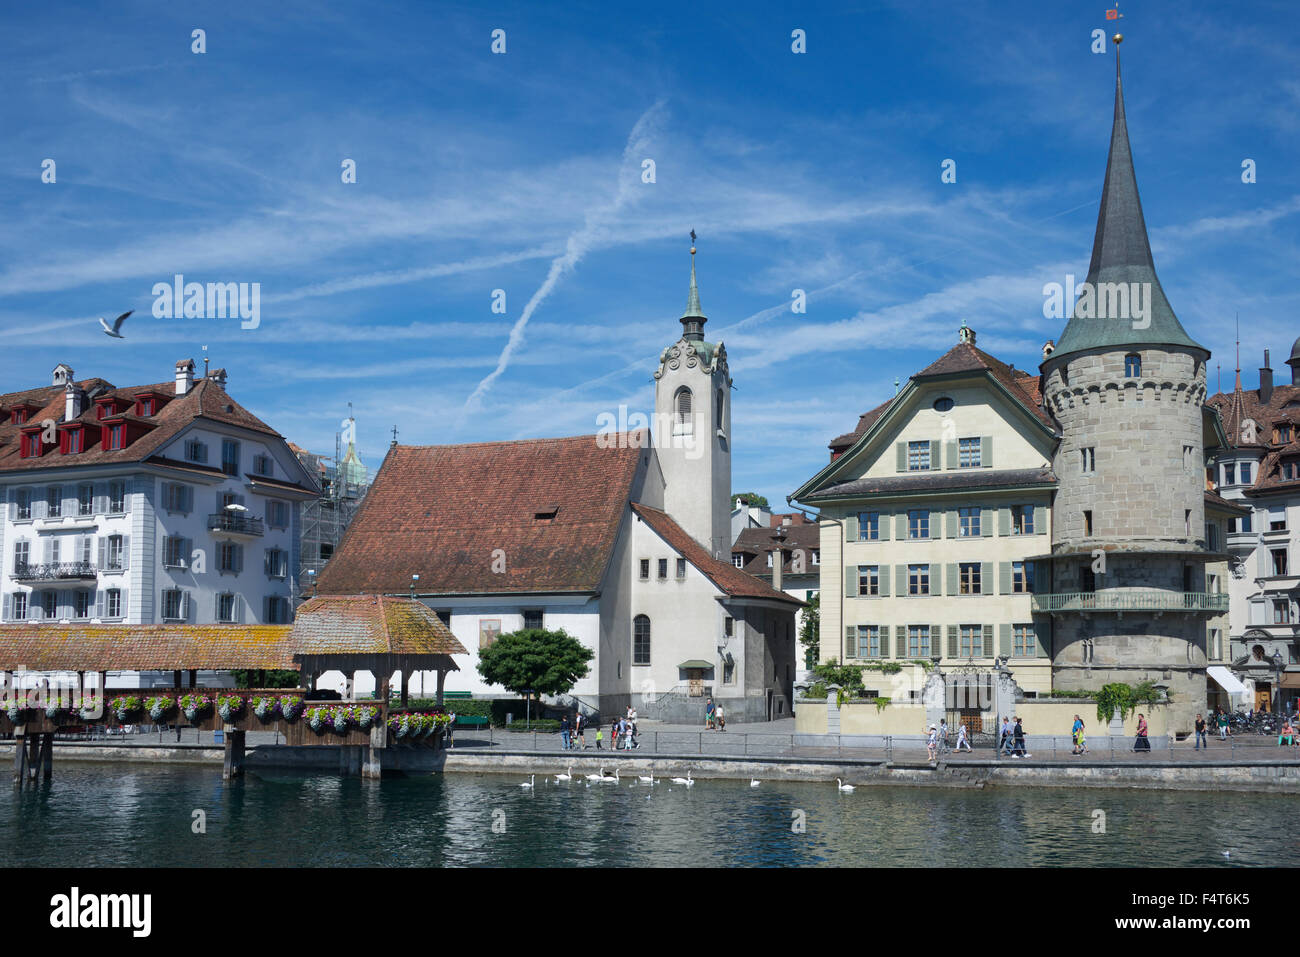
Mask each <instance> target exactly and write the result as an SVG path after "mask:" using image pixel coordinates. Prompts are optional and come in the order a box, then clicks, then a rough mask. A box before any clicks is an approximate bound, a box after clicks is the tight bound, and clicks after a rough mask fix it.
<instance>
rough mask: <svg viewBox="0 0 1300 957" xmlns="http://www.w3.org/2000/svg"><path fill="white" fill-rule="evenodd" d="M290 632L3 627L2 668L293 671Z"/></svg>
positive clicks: (281, 628) (269, 628)
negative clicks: (255, 669) (286, 669)
mask: <svg viewBox="0 0 1300 957" xmlns="http://www.w3.org/2000/svg"><path fill="white" fill-rule="evenodd" d="M289 633H290V626H289V625H0V669H4V670H6V671H12V670H16V669H19V668H22V669H26V670H27V671H176V670H180V671H190V670H200V671H208V670H225V669H230V668H288V669H294V668H297V665H296V664H295V663H294V660H293V652H292V650H291V649H290V646H289Z"/></svg>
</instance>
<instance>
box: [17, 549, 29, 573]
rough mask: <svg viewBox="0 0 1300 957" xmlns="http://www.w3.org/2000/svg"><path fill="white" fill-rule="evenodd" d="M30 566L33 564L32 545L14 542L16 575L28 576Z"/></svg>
mask: <svg viewBox="0 0 1300 957" xmlns="http://www.w3.org/2000/svg"><path fill="white" fill-rule="evenodd" d="M29 564H31V544H30V543H29V542H14V574H15V575H25V574H27V566H28V565H29Z"/></svg>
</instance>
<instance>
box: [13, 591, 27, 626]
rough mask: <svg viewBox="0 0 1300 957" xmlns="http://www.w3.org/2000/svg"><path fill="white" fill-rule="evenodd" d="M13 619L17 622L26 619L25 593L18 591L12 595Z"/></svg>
mask: <svg viewBox="0 0 1300 957" xmlns="http://www.w3.org/2000/svg"><path fill="white" fill-rule="evenodd" d="M14 618H15V619H16V620H17V621H25V620H26V619H27V593H26V592H22V591H20V592H15V593H14Z"/></svg>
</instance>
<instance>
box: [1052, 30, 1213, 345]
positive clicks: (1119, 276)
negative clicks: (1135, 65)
mask: <svg viewBox="0 0 1300 957" xmlns="http://www.w3.org/2000/svg"><path fill="white" fill-rule="evenodd" d="M1118 39H1119V38H1117V40H1116V42H1117V43H1118ZM1087 281H1088V283H1089V284H1090V286H1091V289H1092V290H1093V292H1094V293H1095V292H1096V291H1097V290H1098V289H1099V288H1105V287H1104V286H1103V285H1102V284H1105V283H1126V284H1131V283H1140V284H1143V285H1142V286H1141V287H1140V288H1141V289H1142V290H1143V292H1142V302H1143V304H1144V307H1145V309H1146V310H1147V311H1146V313H1145V315H1144V317H1143V318H1142V319H1141V320H1137V319H1134V318H1122V317H1114V316H1111V315H1107V314H1106V312H1107V311H1106V310H1105V309H1099V308H1096V305H1097V302H1096V300H1095V299H1094V300H1093V302H1092V303H1090V305H1092V306H1093V307H1094V308H1091V309H1089V308H1087V307H1085V306H1083V302H1084V300H1080V302H1079V303H1076V304H1074V306H1073V313H1072V315H1071V318H1070V321H1069V322H1068V323H1067V324H1066V326H1065V331H1064V332H1062V333H1061V338H1060V340H1059V341H1058V343H1057V346H1056V351H1055V352H1054V353H1053V354H1052V356H1051V358H1050V359H1049V360H1047V361H1055V360H1057V359H1059V358H1060V357H1061V356H1063V355H1068V354H1070V353H1075V352H1082V351H1084V350H1087V349H1096V348H1107V347H1114V348H1126V347H1129V346H1139V345H1147V346H1154V345H1168V346H1181V347H1189V348H1193V349H1199V350H1201V351H1202V352H1204V353H1205V354H1206V356H1208V355H1209V350H1208V349H1206V348H1205V347H1204V346H1202V345H1200V344H1199V343H1197V342H1196V341H1195V340H1193V339H1192V337H1191V336H1189V335H1188V334H1187V331H1186V330H1185V329H1183V327H1182V324H1181V323H1179V321H1178V317H1177V316H1175V315H1174V310H1173V307H1171V306H1170V305H1169V300H1168V299H1166V298H1165V291H1164V289H1162V288H1161V286H1160V280H1159V278H1158V277H1157V276H1156V267H1155V262H1154V261H1153V260H1152V258H1151V243H1150V241H1149V240H1148V238H1147V227H1146V220H1145V219H1144V218H1143V216H1142V199H1141V197H1139V196H1138V188H1137V176H1136V175H1135V174H1134V172H1133V153H1132V150H1131V149H1130V148H1129V141H1128V124H1127V122H1126V121H1125V118H1124V88H1123V82H1122V80H1121V76H1120V67H1119V47H1118V46H1116V49H1115V119H1114V123H1113V125H1112V127H1111V134H1110V156H1109V157H1108V159H1107V161H1106V181H1105V184H1104V185H1103V186H1102V190H1101V208H1100V209H1099V210H1098V211H1097V233H1096V236H1095V237H1094V239H1093V242H1092V261H1091V262H1090V263H1089V264H1088V280H1087ZM1131 288H1132V287H1131V285H1130V289H1131ZM1146 290H1150V292H1149V298H1148V293H1147V292H1146ZM1130 308H1131V307H1130ZM1099 312H1100V313H1102V315H1103V316H1104V318H1102V317H1099V316H1098V313H1099ZM1139 327H1140V328H1139Z"/></svg>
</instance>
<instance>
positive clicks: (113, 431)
mask: <svg viewBox="0 0 1300 957" xmlns="http://www.w3.org/2000/svg"><path fill="white" fill-rule="evenodd" d="M125 445H126V426H125V425H122V424H121V423H118V424H117V425H110V426H107V427H106V428H105V429H104V448H106V449H121V448H125Z"/></svg>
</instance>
